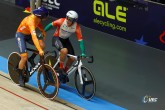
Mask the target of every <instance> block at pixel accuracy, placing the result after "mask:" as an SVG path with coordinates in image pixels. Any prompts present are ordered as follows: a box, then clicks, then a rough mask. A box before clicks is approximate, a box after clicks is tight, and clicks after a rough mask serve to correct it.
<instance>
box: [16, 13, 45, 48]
mask: <svg viewBox="0 0 165 110" xmlns="http://www.w3.org/2000/svg"><path fill="white" fill-rule="evenodd" d="M40 21H41V20H40V19H39V18H37V17H36V16H35V15H33V14H31V15H29V16H27V17H25V18H24V19H23V20H22V22H21V23H20V25H19V27H18V29H17V32H20V33H23V34H25V35H30V34H31V36H32V40H33V42H34V44H35V46H36V48H37V49H38V50H40V49H41V48H40V45H39V42H38V39H37V35H36V28H39V29H40V30H41V31H42V32H44V29H43V26H42V25H41V23H40Z"/></svg>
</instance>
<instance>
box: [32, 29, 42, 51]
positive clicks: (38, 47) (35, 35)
mask: <svg viewBox="0 0 165 110" xmlns="http://www.w3.org/2000/svg"><path fill="white" fill-rule="evenodd" d="M30 33H31V36H32V40H33V43H34V45H35V47H36V48H37V50H38V51H42V49H41V47H40V44H39V41H38V38H37V34H36V30H35V27H34V26H30Z"/></svg>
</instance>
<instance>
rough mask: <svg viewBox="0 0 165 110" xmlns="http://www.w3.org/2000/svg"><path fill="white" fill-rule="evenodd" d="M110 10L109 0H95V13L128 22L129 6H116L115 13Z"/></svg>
mask: <svg viewBox="0 0 165 110" xmlns="http://www.w3.org/2000/svg"><path fill="white" fill-rule="evenodd" d="M109 10H110V6H109V4H108V3H107V2H103V1H101V0H94V2H93V12H94V14H95V15H97V16H102V17H106V18H108V19H112V20H117V21H120V22H123V23H126V15H127V13H126V12H127V10H128V8H127V7H123V6H116V10H115V15H113V14H111V13H109Z"/></svg>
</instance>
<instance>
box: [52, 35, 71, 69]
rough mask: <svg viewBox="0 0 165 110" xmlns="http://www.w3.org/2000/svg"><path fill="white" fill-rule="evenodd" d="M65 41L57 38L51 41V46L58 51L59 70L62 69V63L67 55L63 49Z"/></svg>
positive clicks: (65, 49)
mask: <svg viewBox="0 0 165 110" xmlns="http://www.w3.org/2000/svg"><path fill="white" fill-rule="evenodd" d="M64 44H65V40H64V39H61V38H59V37H57V36H54V37H53V39H52V45H53V46H54V47H56V48H57V50H59V51H60V69H63V68H64V62H65V59H66V56H67V53H68V50H67V48H65V47H64Z"/></svg>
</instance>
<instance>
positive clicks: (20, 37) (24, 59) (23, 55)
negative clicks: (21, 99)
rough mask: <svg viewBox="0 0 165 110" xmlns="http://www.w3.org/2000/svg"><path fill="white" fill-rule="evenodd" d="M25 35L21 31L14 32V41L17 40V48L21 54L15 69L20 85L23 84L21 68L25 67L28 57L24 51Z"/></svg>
mask: <svg viewBox="0 0 165 110" xmlns="http://www.w3.org/2000/svg"><path fill="white" fill-rule="evenodd" d="M24 37H25V35H24V34H22V33H16V41H17V45H18V48H19V53H20V56H21V60H20V62H19V64H18V68H17V71H18V73H19V83H20V85H21V86H24V80H23V75H24V73H23V68H24V67H25V64H26V62H27V59H28V54H27V51H26V41H25V39H24Z"/></svg>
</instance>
